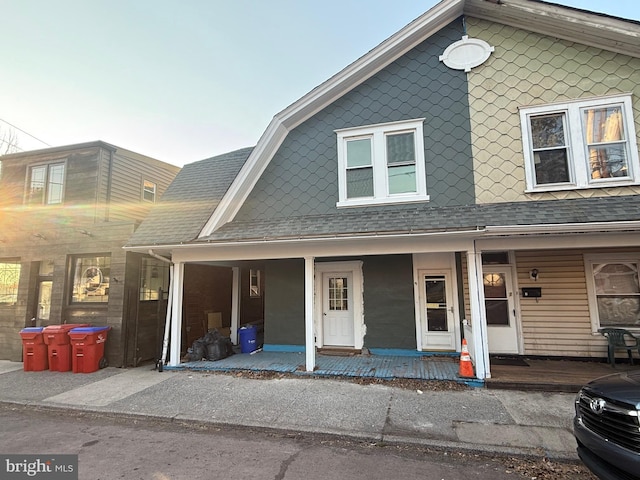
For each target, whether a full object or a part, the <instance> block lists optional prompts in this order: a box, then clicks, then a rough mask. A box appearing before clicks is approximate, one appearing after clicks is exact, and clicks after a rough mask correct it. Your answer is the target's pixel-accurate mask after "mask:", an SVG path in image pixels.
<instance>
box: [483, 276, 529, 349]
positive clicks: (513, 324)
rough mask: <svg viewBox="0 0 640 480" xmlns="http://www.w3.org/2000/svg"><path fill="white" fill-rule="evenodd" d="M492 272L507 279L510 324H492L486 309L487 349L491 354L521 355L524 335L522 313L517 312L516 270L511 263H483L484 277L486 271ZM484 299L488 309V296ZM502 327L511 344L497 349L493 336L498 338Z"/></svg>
mask: <svg viewBox="0 0 640 480" xmlns="http://www.w3.org/2000/svg"><path fill="white" fill-rule="evenodd" d="M491 272H495V273H504V274H505V281H506V287H507V288H506V293H507V308H508V315H509V325H510V326H509V327H500V326H492V325H490V324H489V321H488V318H487V317H486V311H485V318H487V349H488V351H489V353H490V354H494V353H495V354H512V355H519V354H520V352H522V349H521V339H522V336H521V335H520V332H521V325H520V315H517V312H518V311H519V305H518V296H517V291H518V289H517V285H516V283H515V278H516V275H515V272H514V270H513V267H512V266H511V265H483V266H482V278H483V279H484V275H485V274H486V273H491ZM481 287H482V288H483V289H484V283H483V284H482V285H481ZM484 300H485V305H483V308H485V309H486V301H487V298H486V296H485V298H484ZM501 329H505V332H504V335H503V337H504V340H505V341H509V345H507V346H506V348H505V347H504V346H503V347H501V348H498V349H496V348H495V345H493V348H492V345H491V344H492V341H491V338H492V337H493V338H494V340H496V333H500V330H501ZM507 329H509V331H508V332H507V331H506V330H507ZM492 334H493V335H492Z"/></svg>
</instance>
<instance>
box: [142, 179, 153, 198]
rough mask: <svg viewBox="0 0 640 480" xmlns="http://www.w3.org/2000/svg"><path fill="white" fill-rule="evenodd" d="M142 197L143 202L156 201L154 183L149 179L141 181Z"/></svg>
mask: <svg viewBox="0 0 640 480" xmlns="http://www.w3.org/2000/svg"><path fill="white" fill-rule="evenodd" d="M142 199H143V200H144V201H145V202H152V203H153V202H155V201H156V184H155V183H153V182H150V181H149V180H144V181H143V182H142Z"/></svg>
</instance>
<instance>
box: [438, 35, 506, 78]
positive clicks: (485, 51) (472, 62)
mask: <svg viewBox="0 0 640 480" xmlns="http://www.w3.org/2000/svg"><path fill="white" fill-rule="evenodd" d="M494 50H495V49H494V47H492V46H490V45H489V44H488V43H487V42H485V41H484V40H480V39H479V38H469V37H468V36H467V35H464V36H463V37H462V40H458V41H457V42H454V43H452V44H451V45H449V46H448V47H447V48H446V50H445V51H444V53H443V54H442V55H440V57H439V60H440V61H441V62H444V64H445V65H446V66H447V67H449V68H452V69H454V70H464V71H465V72H468V71H470V70H471V69H472V68H473V67H477V66H478V65H482V64H483V63H484V62H486V61H487V59H488V58H489V56H490V55H491V52H493V51H494Z"/></svg>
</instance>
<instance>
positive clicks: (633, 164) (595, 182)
mask: <svg viewBox="0 0 640 480" xmlns="http://www.w3.org/2000/svg"><path fill="white" fill-rule="evenodd" d="M612 106H620V107H621V108H622V118H623V122H624V138H625V139H626V143H625V144H626V155H627V161H628V169H629V175H628V176H626V177H615V178H600V179H592V178H591V176H590V174H589V154H588V146H587V142H586V140H585V134H584V128H583V121H582V112H583V110H584V109H586V108H598V107H612ZM554 113H560V114H563V115H564V120H565V136H566V146H567V162H568V168H569V182H566V183H553V184H542V185H537V184H536V172H535V166H534V156H533V143H532V140H531V138H532V136H531V123H530V121H529V119H530V118H531V117H532V116H538V115H545V114H554ZM520 126H521V130H522V144H523V152H524V159H525V173H526V182H527V190H526V192H548V191H557V190H576V189H585V188H586V189H588V188H601V187H619V186H627V185H638V184H640V162H639V160H638V146H637V140H636V131H635V124H634V119H633V109H632V106H631V94H622V95H612V96H606V97H598V98H590V99H581V100H574V101H569V102H565V103H555V104H547V105H541V106H536V107H521V108H520Z"/></svg>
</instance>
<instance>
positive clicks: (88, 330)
mask: <svg viewBox="0 0 640 480" xmlns="http://www.w3.org/2000/svg"><path fill="white" fill-rule="evenodd" d="M110 328H111V327H108V326H107V327H77V328H73V329H71V330H70V331H69V333H98V332H104V331H105V330H109V329H110Z"/></svg>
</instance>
